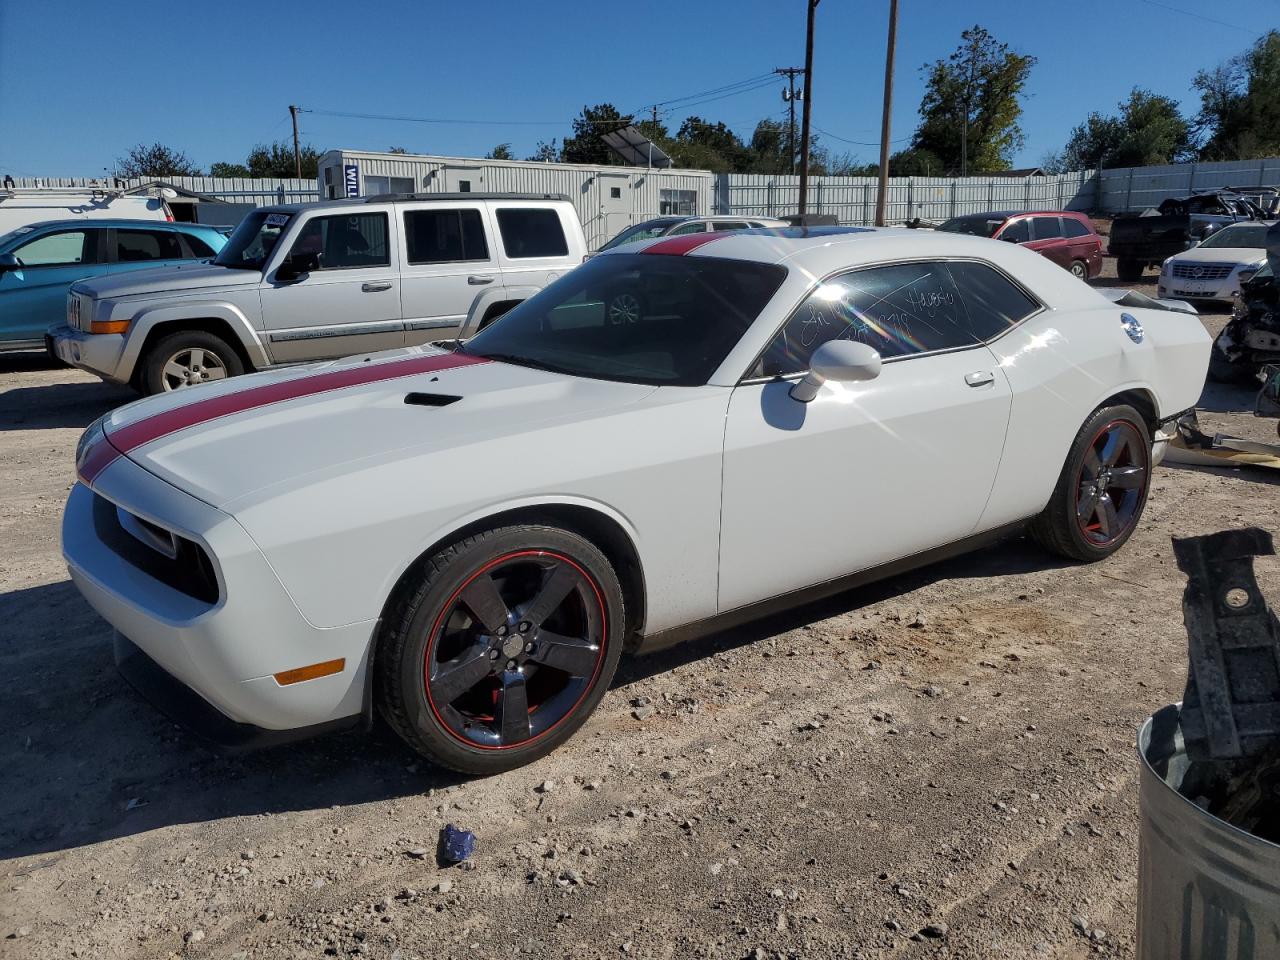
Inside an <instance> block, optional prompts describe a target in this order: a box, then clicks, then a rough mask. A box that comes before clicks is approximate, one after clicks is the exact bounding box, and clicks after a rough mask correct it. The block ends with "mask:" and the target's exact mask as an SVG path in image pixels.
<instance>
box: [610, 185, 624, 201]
mask: <svg viewBox="0 0 1280 960" xmlns="http://www.w3.org/2000/svg"><path fill="white" fill-rule="evenodd" d="M609 199H610V200H621V199H622V188H621V187H610V188H609Z"/></svg>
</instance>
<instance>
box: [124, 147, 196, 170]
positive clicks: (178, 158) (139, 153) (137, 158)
mask: <svg viewBox="0 0 1280 960" xmlns="http://www.w3.org/2000/svg"><path fill="white" fill-rule="evenodd" d="M116 175H117V176H120V177H198V176H200V168H199V167H197V166H196V165H195V164H194V163H192V162H191V161H190V160H189V159H188V158H187V155H186V154H185V153H183V152H182V151H181V150H174V149H173V148H172V147H166V146H165V145H164V144H163V143H153V144H151V145H150V146H147V145H146V144H145V143H140V144H138V145H137V146H136V147H134V148H133V149H132V150H130V151H129V152H128V153H126V154H125V155H124V156H123V157H120V158H119V159H117V160H116Z"/></svg>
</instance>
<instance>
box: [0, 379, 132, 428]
mask: <svg viewBox="0 0 1280 960" xmlns="http://www.w3.org/2000/svg"><path fill="white" fill-rule="evenodd" d="M136 399H138V395H137V394H136V393H134V392H133V391H132V390H129V389H128V388H127V387H119V386H116V385H115V384H110V383H103V382H102V381H98V380H93V381H82V382H77V383H51V384H48V385H47V386H42V387H14V388H13V389H11V390H6V391H4V392H3V393H0V431H5V430H48V429H57V428H62V427H66V428H72V427H74V428H81V429H83V428H84V427H87V426H88V425H89V424H90V423H92V422H93V421H94V420H96V419H97V418H98V417H100V416H102V415H103V414H104V413H106V412H108V411H109V410H114V409H115V408H116V407H118V406H121V405H122V404H125V403H129V402H131V401H133V400H136Z"/></svg>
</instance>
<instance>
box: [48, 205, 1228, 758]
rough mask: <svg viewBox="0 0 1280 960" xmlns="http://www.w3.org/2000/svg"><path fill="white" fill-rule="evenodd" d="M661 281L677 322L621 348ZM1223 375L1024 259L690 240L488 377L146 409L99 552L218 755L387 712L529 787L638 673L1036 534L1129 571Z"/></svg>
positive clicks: (654, 246) (670, 242) (627, 256)
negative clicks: (668, 651) (946, 560)
mask: <svg viewBox="0 0 1280 960" xmlns="http://www.w3.org/2000/svg"><path fill="white" fill-rule="evenodd" d="M629 283H642V284H644V285H645V286H647V287H648V288H650V289H660V290H662V291H664V296H663V298H662V299H663V302H664V306H663V307H662V309H661V310H654V311H651V312H647V313H643V314H641V315H639V316H637V317H636V318H635V319H634V320H628V321H625V322H616V321H615V320H614V319H613V318H610V316H609V314H608V311H607V309H606V304H607V300H608V298H609V296H610V295H611V293H612V291H614V290H616V289H618V288H619V287H621V286H625V285H627V284H629ZM1060 331H1069V333H1068V334H1066V335H1064V334H1063V333H1061V332H1060ZM1208 355H1209V337H1208V334H1207V333H1206V332H1205V329H1204V326H1203V325H1202V324H1201V323H1200V320H1199V318H1197V317H1196V316H1195V315H1193V314H1188V313H1179V312H1173V311H1164V310H1155V309H1142V308H1127V309H1125V308H1120V307H1118V306H1116V305H1115V304H1113V303H1111V302H1109V301H1108V300H1106V299H1104V298H1103V297H1102V296H1101V295H1100V294H1099V293H1098V292H1097V291H1096V290H1093V289H1091V288H1090V287H1088V286H1086V285H1084V284H1081V283H1077V282H1076V281H1075V280H1073V279H1071V278H1070V277H1068V276H1067V275H1066V274H1065V273H1063V272H1062V271H1061V270H1059V269H1058V268H1057V267H1056V266H1054V265H1052V264H1050V263H1049V262H1048V261H1047V260H1045V259H1044V258H1043V257H1040V256H1037V255H1033V254H1032V252H1030V251H1027V250H1021V249H1018V248H1017V247H1016V246H1014V245H1012V244H998V243H989V242H987V241H985V240H976V239H974V238H971V237H963V236H954V235H951V234H948V233H934V232H929V233H922V232H920V231H913V230H871V229H850V228H829V229H822V228H802V229H791V230H778V231H770V232H769V233H768V234H764V233H751V232H744V233H737V234H729V235H726V234H720V233H708V234H705V235H704V236H702V237H668V238H664V239H659V240H651V241H645V242H643V243H636V244H629V245H627V246H625V247H622V248H619V249H616V250H611V251H609V252H607V253H605V254H604V255H602V256H598V257H594V258H592V259H591V260H590V261H588V262H587V263H586V264H584V265H583V266H581V267H579V268H578V269H576V270H574V271H572V272H570V273H569V274H567V275H566V276H564V277H562V278H561V279H559V280H557V281H556V282H555V283H553V284H551V285H550V286H548V287H547V288H546V289H545V290H543V291H541V292H540V293H538V294H537V295H536V296H533V297H531V298H530V299H528V300H526V301H524V302H523V303H521V304H520V305H518V306H516V307H515V308H513V309H512V310H511V311H510V312H509V313H508V314H506V316H504V317H503V318H502V319H501V320H500V321H498V322H497V323H495V324H493V325H492V326H490V327H488V328H486V329H485V330H483V331H481V332H480V333H479V334H478V335H477V336H475V337H474V338H472V339H471V340H469V341H467V342H466V343H465V344H464V345H461V346H460V347H458V348H456V349H454V350H452V351H445V350H441V349H439V348H432V347H415V348H406V349H403V350H400V351H393V352H388V353H384V354H380V355H362V356H356V357H351V358H348V359H346V360H342V361H338V362H335V363H329V364H324V365H319V366H315V367H311V368H308V369H295V370H279V371H271V372H266V373H260V374H257V375H255V376H252V377H245V378H242V379H239V380H233V381H224V382H222V383H216V384H212V385H210V386H207V387H203V388H201V389H200V390H193V391H182V392H178V393H176V394H170V395H167V396H163V397H153V398H150V399H147V400H141V401H139V402H137V403H133V404H130V405H128V406H125V407H121V408H119V409H117V410H115V411H113V412H112V413H110V414H108V415H107V416H105V417H103V418H102V419H101V420H99V421H97V422H96V423H94V424H92V425H91V426H90V427H89V429H88V430H86V431H85V433H84V436H83V437H82V438H81V440H80V444H79V447H78V450H77V471H78V475H79V481H78V482H77V483H76V484H75V486H74V487H73V489H72V491H71V494H70V498H69V500H68V503H67V507H66V512H65V516H64V518H63V526H62V546H63V551H64V554H65V557H66V560H67V564H68V566H69V568H70V571H71V576H72V578H73V580H74V581H75V583H76V584H77V586H78V587H79V589H80V590H81V591H82V592H83V594H84V595H85V597H86V598H88V600H89V602H90V603H91V604H92V605H93V607H94V608H95V609H96V610H97V611H98V612H99V613H101V614H102V616H103V617H105V618H106V619H107V620H108V621H109V622H110V623H111V624H112V625H113V626H114V627H115V628H116V630H117V631H118V634H117V636H118V637H119V638H120V639H118V640H117V641H116V656H117V659H118V662H119V663H120V664H121V669H122V670H123V671H124V673H125V675H126V676H127V677H129V678H130V679H131V680H132V682H134V683H135V684H136V685H137V686H139V687H140V688H141V689H142V690H144V692H145V691H150V693H151V694H152V695H153V696H157V698H158V701H159V702H163V703H165V704H167V705H168V709H170V710H172V711H173V712H174V714H175V715H177V716H179V717H180V718H184V719H185V720H186V721H187V722H189V723H194V724H196V725H197V726H198V727H199V728H201V729H203V730H204V731H205V732H206V733H207V734H208V735H211V736H214V737H215V738H224V737H233V738H237V739H238V740H239V741H241V742H247V741H250V740H252V739H253V738H254V737H259V736H261V737H265V738H266V739H271V738H279V737H282V736H287V735H298V734H299V733H304V734H305V733H314V732H317V731H320V730H324V729H329V728H330V727H333V726H341V725H343V724H350V723H354V722H358V721H359V720H360V718H361V717H366V718H367V717H369V716H370V715H371V712H372V711H373V710H374V709H377V710H379V711H380V712H381V713H382V715H383V716H385V717H386V718H387V719H388V720H389V721H390V723H391V725H392V726H393V727H394V728H395V729H396V730H398V731H399V733H400V734H401V736H403V737H404V739H405V740H406V741H407V742H408V743H409V744H411V745H412V746H413V747H414V749H416V750H419V751H420V752H422V753H423V754H424V755H426V756H428V757H430V758H432V759H433V760H435V761H436V762H438V763H441V764H444V765H446V766H450V767H454V768H456V769H459V770H464V771H468V772H472V773H493V772H496V771H499V770H504V769H508V768H511V767H514V766H517V765H520V764H523V763H527V762H529V761H531V760H533V759H535V758H537V757H539V756H541V755H543V754H545V753H547V752H548V751H550V750H552V749H553V748H554V747H555V746H557V745H558V744H560V743H562V742H564V740H565V739H566V738H568V737H569V736H570V735H571V734H572V733H573V731H574V730H575V729H577V728H578V727H579V726H581V724H582V723H583V722H584V721H585V720H586V718H587V716H588V715H589V714H590V713H591V711H592V710H593V709H594V708H595V706H596V705H597V704H598V703H599V702H600V699H601V697H602V696H603V695H604V693H605V691H606V689H607V688H608V686H609V683H610V680H611V679H612V677H613V674H614V670H615V668H616V667H617V665H618V661H619V658H620V657H622V656H623V654H624V652H631V651H634V650H644V649H653V648H656V647H659V646H661V645H663V644H667V643H672V642H674V641H677V640H679V639H681V638H683V637H688V636H691V635H694V634H697V633H701V632H705V631H710V630H713V629H718V628H724V627H726V626H728V625H731V624H733V623H735V622H739V621H742V620H745V619H749V618H751V617H753V616H758V615H760V614H761V613H762V612H764V611H766V610H771V609H776V608H778V607H779V606H782V605H785V604H789V603H795V602H797V601H798V600H800V599H804V598H812V597H815V596H818V595H823V594H830V593H835V592H838V591H840V590H842V589H846V588H848V587H849V586H851V585H854V584H856V583H859V582H865V581H868V580H872V579H875V578H878V577H884V576H887V575H890V574H893V573H896V572H899V571H902V570H905V569H907V568H909V567H912V566H915V565H919V564H923V563H927V562H929V561H931V560H933V559H937V558H939V557H942V556H946V555H949V554H954V553H959V552H961V551H963V550H966V549H969V548H970V547H972V546H973V545H975V544H977V543H980V542H986V541H989V540H991V539H994V538H998V537H1000V536H1002V535H1005V534H1008V533H1010V532H1013V531H1020V530H1022V529H1024V528H1029V529H1030V531H1031V533H1032V534H1033V535H1034V536H1035V537H1036V539H1037V540H1038V541H1039V542H1040V543H1042V544H1044V545H1045V546H1046V547H1048V548H1049V549H1050V550H1052V551H1053V552H1055V553H1057V554H1060V555H1063V556H1066V557H1070V558H1072V559H1076V560H1100V559H1102V558H1104V557H1107V556H1109V555H1111V554H1113V553H1114V552H1115V551H1116V550H1117V549H1119V548H1120V546H1121V545H1122V544H1123V543H1124V542H1125V541H1126V540H1127V539H1128V537H1129V536H1130V534H1131V533H1132V532H1133V530H1134V527H1135V526H1136V524H1137V523H1138V520H1139V518H1140V517H1141V515H1142V511H1143V506H1144V504H1145V502H1146V497H1147V491H1148V486H1149V479H1150V470H1151V467H1152V463H1153V435H1154V436H1155V437H1157V438H1162V437H1165V436H1167V435H1168V431H1169V425H1170V424H1171V422H1172V421H1173V420H1174V419H1175V418H1177V417H1178V416H1179V414H1181V413H1183V412H1184V411H1186V410H1187V409H1188V408H1190V407H1191V406H1192V405H1193V404H1194V403H1195V402H1196V398H1197V397H1198V396H1199V394H1200V390H1201V385H1202V383H1203V381H1204V374H1205V366H1206V364H1207V362H1208ZM1157 442H1159V439H1158V440H1157ZM160 691H165V692H164V693H163V694H161V693H160Z"/></svg>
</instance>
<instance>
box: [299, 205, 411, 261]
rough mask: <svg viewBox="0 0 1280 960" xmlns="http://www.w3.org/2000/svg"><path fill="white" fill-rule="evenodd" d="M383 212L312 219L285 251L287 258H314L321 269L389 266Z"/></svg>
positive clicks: (385, 222) (385, 217)
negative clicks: (289, 248)
mask: <svg viewBox="0 0 1280 960" xmlns="http://www.w3.org/2000/svg"><path fill="white" fill-rule="evenodd" d="M387 250H388V248H387V215H386V214H385V213H358V214H345V213H344V214H342V215H341V216H336V217H312V218H311V219H310V220H308V221H307V222H306V225H305V226H303V228H302V233H300V234H299V235H298V239H297V240H295V241H294V244H293V248H292V249H291V250H290V251H289V256H290V257H296V256H300V255H301V256H305V255H309V254H310V255H316V256H318V257H319V259H320V269H321V270H342V269H349V268H351V267H385V266H390V264H391V257H390V255H389V254H388V252H387Z"/></svg>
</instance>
